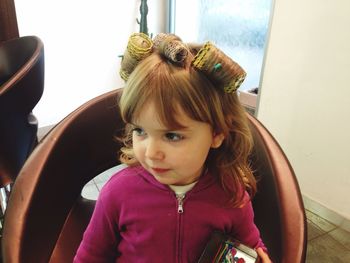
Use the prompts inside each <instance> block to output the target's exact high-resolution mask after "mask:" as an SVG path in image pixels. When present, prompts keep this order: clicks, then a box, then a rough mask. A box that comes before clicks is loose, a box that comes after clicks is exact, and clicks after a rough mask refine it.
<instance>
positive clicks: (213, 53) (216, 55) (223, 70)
mask: <svg viewBox="0 0 350 263" xmlns="http://www.w3.org/2000/svg"><path fill="white" fill-rule="evenodd" d="M192 65H193V67H194V68H196V69H198V70H200V71H202V72H203V73H205V74H206V75H207V76H208V77H209V78H210V79H211V80H212V81H213V82H216V83H219V84H221V85H223V87H224V91H225V92H226V93H233V92H235V91H236V90H237V89H238V88H239V86H240V85H241V84H242V82H243V81H244V79H245V77H246V75H247V74H246V72H245V71H244V70H243V69H242V68H241V66H240V65H238V64H237V63H236V62H235V61H233V60H232V59H231V58H230V57H228V56H227V55H226V54H225V53H224V52H222V51H221V50H220V49H218V48H217V47H216V46H214V45H213V44H212V43H210V42H207V43H205V45H204V46H203V47H202V48H201V49H200V50H199V51H198V53H197V54H196V56H195V57H194V59H193V61H192Z"/></svg>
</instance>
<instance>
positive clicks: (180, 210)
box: [175, 194, 185, 263]
mask: <svg viewBox="0 0 350 263" xmlns="http://www.w3.org/2000/svg"><path fill="white" fill-rule="evenodd" d="M175 197H176V200H177V213H178V216H177V220H178V221H177V238H176V239H177V251H176V259H175V262H177V263H181V249H182V245H181V242H182V237H181V232H182V229H181V228H182V217H183V215H182V214H183V212H184V207H183V202H184V198H185V194H181V195H179V194H175Z"/></svg>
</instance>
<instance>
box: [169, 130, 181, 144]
mask: <svg viewBox="0 0 350 263" xmlns="http://www.w3.org/2000/svg"><path fill="white" fill-rule="evenodd" d="M165 138H166V139H167V140H168V141H173V142H177V141H181V140H183V139H184V136H182V135H181V134H178V133H176V132H168V133H166V134H165Z"/></svg>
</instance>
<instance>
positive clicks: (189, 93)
mask: <svg viewBox="0 0 350 263" xmlns="http://www.w3.org/2000/svg"><path fill="white" fill-rule="evenodd" d="M192 60H193V55H192V54H191V53H190V52H189V54H188V56H187V57H186V59H185V61H184V62H183V63H182V64H181V65H176V64H174V63H172V62H170V61H169V60H168V59H166V58H165V57H164V56H162V55H161V54H159V53H158V52H157V51H154V52H153V53H152V54H151V55H150V56H148V57H147V58H145V59H144V60H142V61H141V62H140V63H139V64H138V65H137V67H136V68H135V70H134V71H133V72H132V73H131V75H130V76H129V78H128V81H127V82H126V86H125V88H124V90H123V93H122V96H121V98H120V101H119V106H120V110H121V116H122V118H123V120H124V122H125V123H126V124H127V125H126V133H125V137H124V138H123V141H124V145H125V147H123V148H122V154H121V156H120V159H121V161H122V162H123V163H127V164H129V165H133V164H137V160H136V159H135V158H134V155H133V151H132V141H131V128H130V123H132V122H133V121H134V120H135V118H137V117H138V115H139V114H140V112H141V111H142V109H143V107H144V106H145V105H146V104H147V103H148V102H150V101H152V102H154V103H155V106H156V108H157V109H158V115H159V116H155V117H159V119H160V121H161V122H162V123H163V124H164V125H165V126H166V127H169V129H177V128H181V127H182V126H181V124H180V123H178V121H177V120H176V114H177V109H178V108H177V107H178V106H180V107H181V109H182V110H183V111H184V112H185V113H186V114H187V115H188V117H190V118H192V119H193V120H196V121H201V122H205V123H208V124H210V125H211V127H212V128H213V131H214V132H215V133H223V134H224V136H225V139H224V141H223V143H222V145H221V146H220V147H219V148H218V149H211V150H210V152H209V155H208V158H207V161H206V164H207V167H208V169H209V170H210V171H211V173H212V174H217V175H218V176H219V179H220V182H221V185H222V187H223V189H224V190H225V191H227V192H229V193H232V201H233V205H234V206H239V205H241V204H242V202H243V198H244V191H242V189H244V190H248V192H249V194H250V195H251V196H253V195H254V194H255V192H256V181H255V178H254V176H253V174H252V171H251V169H250V167H249V162H248V157H249V154H250V152H251V149H252V144H253V141H252V137H251V133H250V130H249V127H248V123H247V117H246V113H245V110H244V109H243V107H242V106H241V104H240V102H239V100H238V97H237V93H233V94H228V93H225V92H224V90H223V89H220V88H219V87H216V86H214V84H213V83H212V82H211V81H209V79H208V78H207V77H206V76H205V74H203V73H201V72H199V71H197V70H196V69H195V68H194V67H192V66H191V61H192Z"/></svg>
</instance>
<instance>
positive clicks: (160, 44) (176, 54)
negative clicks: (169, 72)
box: [153, 33, 188, 63]
mask: <svg viewBox="0 0 350 263" xmlns="http://www.w3.org/2000/svg"><path fill="white" fill-rule="evenodd" d="M153 44H154V47H155V48H157V49H158V51H159V53H161V54H162V55H164V56H165V57H166V58H168V59H169V60H170V61H172V62H175V63H181V62H183V61H184V60H185V58H186V57H187V54H188V50H187V47H186V46H185V45H184V44H183V43H182V41H181V39H180V38H179V37H178V36H176V35H174V34H164V33H160V34H158V35H157V36H155V38H154V39H153Z"/></svg>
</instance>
